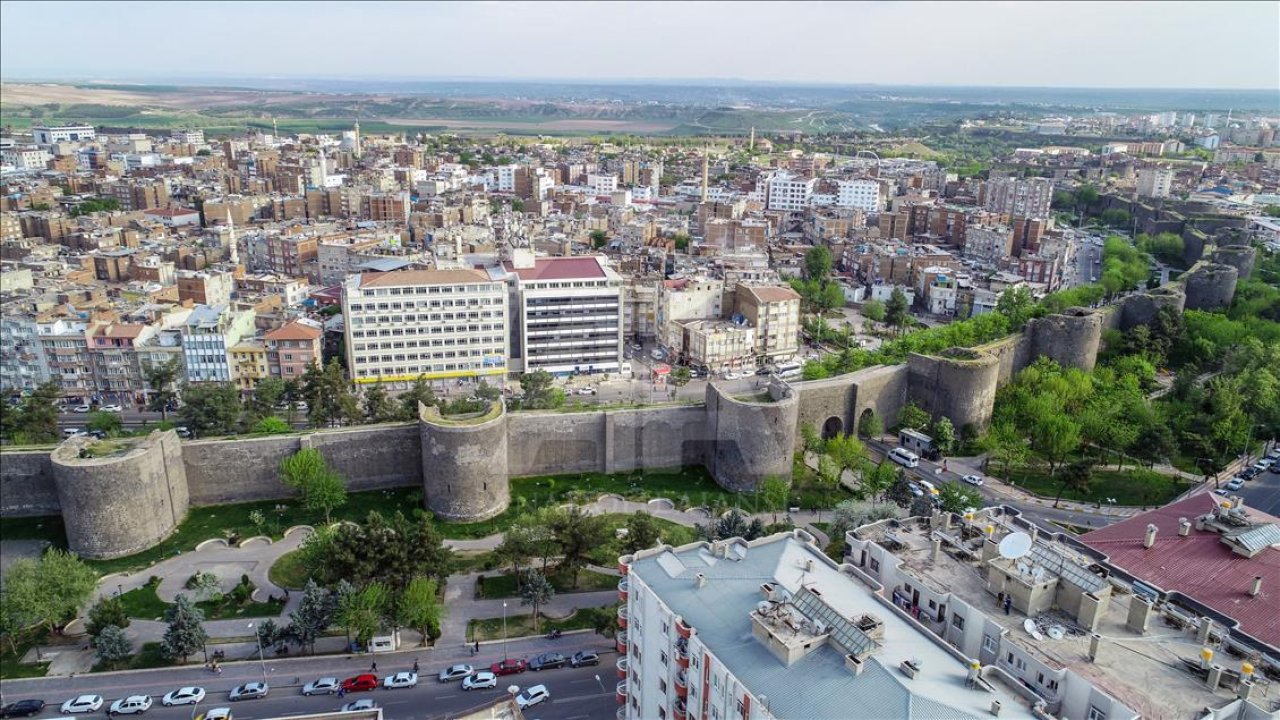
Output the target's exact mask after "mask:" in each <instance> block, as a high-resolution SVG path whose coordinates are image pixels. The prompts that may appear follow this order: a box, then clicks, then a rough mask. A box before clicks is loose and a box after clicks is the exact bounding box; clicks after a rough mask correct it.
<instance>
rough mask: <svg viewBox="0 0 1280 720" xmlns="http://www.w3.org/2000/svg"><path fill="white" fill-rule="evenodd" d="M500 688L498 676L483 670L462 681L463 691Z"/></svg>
mask: <svg viewBox="0 0 1280 720" xmlns="http://www.w3.org/2000/svg"><path fill="white" fill-rule="evenodd" d="M496 687H498V676H497V675H494V674H493V673H491V672H489V671H488V670H483V671H481V672H478V673H476V674H475V675H468V676H467V677H466V678H464V679H463V680H462V689H463V690H483V689H486V688H496Z"/></svg>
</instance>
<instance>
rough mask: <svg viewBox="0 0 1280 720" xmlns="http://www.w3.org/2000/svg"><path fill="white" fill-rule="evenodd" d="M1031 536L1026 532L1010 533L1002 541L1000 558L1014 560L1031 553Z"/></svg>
mask: <svg viewBox="0 0 1280 720" xmlns="http://www.w3.org/2000/svg"><path fill="white" fill-rule="evenodd" d="M1031 542H1032V540H1031V536H1030V535H1028V534H1026V533H1024V532H1015V533H1009V534H1008V535H1005V536H1004V539H1003V540H1001V541H1000V557H1002V558H1007V559H1009V560H1013V559H1015V558H1020V557H1022V556H1023V555H1026V554H1027V553H1029V552H1031Z"/></svg>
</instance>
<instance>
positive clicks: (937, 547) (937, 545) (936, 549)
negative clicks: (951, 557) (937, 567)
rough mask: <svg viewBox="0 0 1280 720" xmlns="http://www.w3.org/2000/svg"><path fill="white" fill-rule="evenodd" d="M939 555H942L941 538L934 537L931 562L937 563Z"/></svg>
mask: <svg viewBox="0 0 1280 720" xmlns="http://www.w3.org/2000/svg"><path fill="white" fill-rule="evenodd" d="M940 557H942V540H941V539H935V540H934V541H933V562H935V563H937V562H938V558H940Z"/></svg>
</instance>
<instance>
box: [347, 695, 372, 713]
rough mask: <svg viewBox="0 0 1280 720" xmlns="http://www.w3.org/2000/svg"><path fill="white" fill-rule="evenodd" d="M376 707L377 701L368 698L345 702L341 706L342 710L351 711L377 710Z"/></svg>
mask: <svg viewBox="0 0 1280 720" xmlns="http://www.w3.org/2000/svg"><path fill="white" fill-rule="evenodd" d="M377 709H378V703H376V702H374V701H372V700H370V699H369V698H362V699H360V700H353V701H351V702H349V703H347V704H346V705H343V706H342V712H351V711H353V710H377Z"/></svg>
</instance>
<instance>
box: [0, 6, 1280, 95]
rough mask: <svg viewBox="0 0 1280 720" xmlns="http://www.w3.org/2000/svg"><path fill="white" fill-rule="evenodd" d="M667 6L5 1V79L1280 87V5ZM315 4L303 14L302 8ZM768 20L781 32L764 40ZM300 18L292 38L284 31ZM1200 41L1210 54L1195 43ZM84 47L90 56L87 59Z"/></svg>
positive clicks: (1, 51)
mask: <svg viewBox="0 0 1280 720" xmlns="http://www.w3.org/2000/svg"><path fill="white" fill-rule="evenodd" d="M668 5H670V4H668V3H643V4H642V3H616V4H613V3H594V2H589V3H574V4H572V5H571V6H569V5H566V4H563V3H520V2H501V1H495V2H475V3H430V4H417V3H361V4H360V6H359V10H358V11H356V10H354V9H352V8H351V7H349V6H345V5H340V4H333V3H312V4H308V5H305V6H302V5H294V4H290V3H254V4H252V5H250V4H247V3H219V4H191V5H185V4H184V5H180V6H177V7H176V8H175V7H165V11H164V12H163V13H161V12H157V9H159V8H160V7H162V6H160V5H158V4H151V3H137V2H124V3H100V4H99V3H95V4H81V3H58V4H57V5H53V4H50V3H38V2H4V3H0V14H3V19H4V22H3V23H0V40H2V41H3V42H0V68H2V72H3V74H4V76H5V79H6V80H16V79H23V78H27V79H64V78H73V79H77V80H102V81H109V80H117V81H124V80H128V81H145V80H155V79H161V78H164V79H173V78H190V79H197V78H213V77H217V78H231V77H234V78H239V77H245V78H253V77H256V78H276V79H281V78H294V77H297V78H301V77H310V78H322V77H340V78H353V79H354V78H369V79H373V78H386V79H410V78H413V79H422V80H432V79H443V78H459V79H475V80H517V81H534V80H553V79H554V80H561V81H565V80H568V81H588V82H589V81H614V82H638V81H663V82H695V83H696V82H716V81H718V79H725V80H729V81H732V82H757V83H784V84H785V83H792V84H817V85H868V84H871V85H908V86H924V87H928V86H942V87H947V86H978V87H1063V88H1068V87H1080V88H1201V87H1203V88H1220V89H1227V88H1231V89H1272V88H1277V87H1280V65H1278V64H1277V63H1275V62H1274V60H1275V54H1276V50H1277V49H1278V48H1280V6H1277V5H1275V4H1272V3H1247V2H1246V3H1212V4H1208V3H1201V4H1192V3H1105V4H1104V3H1022V4H1020V3H832V4H823V3H795V4H787V5H785V6H783V5H780V4H777V3H748V4H744V5H741V6H739V7H736V8H735V12H733V13H731V14H730V13H725V12H724V7H725V6H724V5H723V4H719V3H683V4H681V5H680V6H679V11H678V12H675V7H674V5H672V6H671V9H672V12H670V13H668V12H664V11H663V8H664V7H667V6H668ZM302 7H305V8H306V10H307V14H306V15H305V16H301V14H300V13H299V12H298V8H302ZM104 9H105V10H106V12H104V11H103V10H104ZM59 17H78V18H92V19H93V22H92V23H88V22H86V23H80V24H73V23H62V24H60V25H59V27H58V31H59V38H60V42H59V47H60V50H59V52H58V54H57V56H56V57H50V56H49V54H48V53H47V52H45V50H46V49H47V45H46V42H47V37H45V36H43V35H42V34H41V33H32V32H29V29H30V28H31V27H33V26H38V25H39V23H42V22H46V23H47V22H50V21H51V20H54V19H57V18H59ZM552 18H554V26H553V28H552V29H555V30H556V32H557V34H558V35H560V36H561V39H560V40H558V41H556V42H549V41H547V40H546V38H545V36H542V35H538V36H531V35H530V33H529V28H531V27H537V26H538V25H537V24H538V23H539V22H543V21H547V20H549V19H552ZM1215 23H1229V24H1230V26H1231V27H1232V28H1233V32H1232V33H1231V34H1230V35H1226V34H1221V33H1218V34H1214V33H1206V32H1204V28H1206V27H1211V26H1212V25H1213V24H1215ZM186 27H191V28H200V29H201V30H202V31H203V33H207V36H208V37H214V38H228V37H230V38H236V39H237V42H238V43H239V44H240V46H241V47H248V48H253V52H232V53H219V52H217V51H216V49H214V48H212V47H211V48H208V49H206V50H204V51H202V52H200V53H198V54H197V53H191V52H190V48H191V47H192V45H191V33H190V32H189V31H186V30H182V31H179V32H173V29H174V28H179V29H182V28H186ZM619 27H625V28H628V32H627V36H628V37H629V38H630V39H631V42H621V43H620V42H618V38H617V36H616V33H615V32H614V31H613V29H614V28H619ZM764 27H767V28H768V29H769V34H768V36H767V37H766V36H762V35H760V33H759V31H760V29H761V28H764ZM287 28H292V29H293V32H288V31H287V30H284V31H282V29H287ZM1138 28H1141V29H1142V32H1135V29H1138ZM699 29H703V30H706V29H714V32H702V33H700V34H699V33H697V32H696V31H698V30H699ZM1047 29H1051V30H1052V32H1050V31H1048V30H1047ZM340 30H341V32H339V31H340ZM691 31H692V32H691ZM130 35H136V36H139V37H145V38H146V39H147V42H145V43H119V44H113V46H112V48H111V52H110V53H102V52H100V51H101V48H102V45H101V38H103V37H117V38H119V37H128V36H130ZM753 37H755V38H757V40H758V41H757V42H752V41H750V40H751V38H753ZM781 37H792V38H805V40H804V42H803V43H801V45H802V47H803V48H804V52H793V51H789V50H786V48H785V47H783V46H780V45H778V44H777V41H774V40H771V39H772V38H781ZM913 38H914V39H916V41H915V42H911V40H912V39H913ZM1083 38H1088V42H1087V43H1086V42H1084V41H1083V40H1082V39H1083ZM771 47H777V50H776V51H772V50H770V48H771ZM1187 47H1193V48H1195V50H1194V51H1193V52H1186V51H1185V48H1187ZM79 48H85V49H86V52H85V54H84V55H80V54H79V53H78V52H77V49H79ZM90 48H92V52H93V53H94V54H93V56H92V57H89V56H88V54H87V53H88V52H89V50H88V49H90ZM1116 49H1123V51H1124V55H1125V58H1126V62H1125V63H1123V64H1118V63H1116V61H1115V53H1116V51H1117V50H1116ZM157 58H163V62H158V61H157ZM514 58H518V59H519V60H518V62H514V61H513V59H514ZM957 58H963V62H956V60H957ZM1223 58H1226V60H1223ZM214 59H216V62H213V60H214ZM211 66H216V70H215V71H211V70H210V69H209V68H210V67H211ZM513 68H518V69H517V70H514V71H513Z"/></svg>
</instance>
